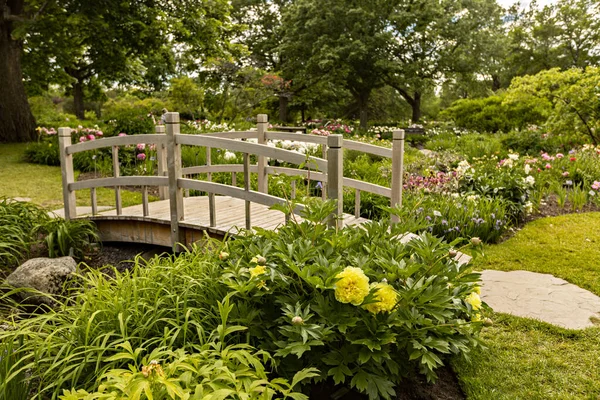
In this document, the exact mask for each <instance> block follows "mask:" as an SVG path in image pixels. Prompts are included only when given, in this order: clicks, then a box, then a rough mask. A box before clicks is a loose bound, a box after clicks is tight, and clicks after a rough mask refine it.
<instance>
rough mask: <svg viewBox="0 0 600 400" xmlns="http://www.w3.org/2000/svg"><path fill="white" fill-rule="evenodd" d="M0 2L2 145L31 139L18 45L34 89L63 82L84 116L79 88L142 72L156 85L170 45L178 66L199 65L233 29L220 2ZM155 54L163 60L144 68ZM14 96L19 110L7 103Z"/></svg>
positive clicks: (222, 47)
mask: <svg viewBox="0 0 600 400" xmlns="http://www.w3.org/2000/svg"><path fill="white" fill-rule="evenodd" d="M0 5H2V6H3V9H5V11H4V12H3V13H2V15H1V16H0V30H1V32H2V38H3V39H2V43H1V44H0V55H1V57H0V58H2V59H3V61H4V63H6V65H5V66H4V69H5V71H6V73H2V74H0V87H1V88H3V89H2V90H5V91H6V95H3V96H2V99H0V109H1V110H2V111H4V109H6V110H12V111H13V112H12V113H9V114H11V117H10V118H11V121H6V122H5V121H4V120H0V121H1V123H0V133H1V135H0V140H5V141H6V140H19V139H21V140H27V139H29V138H31V137H32V135H33V133H29V131H31V132H33V128H34V125H33V122H32V120H33V118H31V117H30V111H29V109H28V106H27V104H26V101H25V100H23V99H24V96H25V92H24V89H23V86H22V79H23V78H22V76H21V72H22V71H21V53H20V50H21V49H23V48H24V50H25V52H24V57H23V62H24V63H26V65H28V66H29V68H28V70H29V71H36V74H35V75H34V74H32V77H33V78H35V79H36V80H38V84H39V83H40V82H39V80H44V81H45V82H42V83H41V84H42V85H43V84H47V83H49V82H59V83H65V82H68V84H69V86H70V92H71V94H72V95H73V97H74V100H75V112H76V114H77V116H78V117H79V118H83V112H84V110H83V98H84V88H85V87H86V85H90V84H114V83H125V84H126V83H131V82H137V81H139V80H140V79H141V77H144V76H145V74H146V73H150V74H149V75H150V76H152V77H153V79H154V80H155V81H156V78H157V77H160V76H162V77H165V76H168V73H169V72H172V71H156V69H153V67H155V66H156V65H157V64H158V65H163V66H164V68H171V67H172V66H173V63H171V62H170V57H171V56H170V55H169V54H174V53H173V52H172V49H173V47H177V54H176V55H177V60H178V62H179V63H180V66H181V68H192V69H193V68H198V66H199V64H201V63H203V62H204V61H206V59H207V57H210V56H214V55H217V54H220V53H222V52H227V51H229V50H230V49H231V47H230V46H229V40H230V38H231V36H232V35H233V34H234V33H235V32H236V31H235V29H234V27H232V25H231V24H230V20H229V9H230V6H229V3H228V2H227V1H226V0H214V1H210V2H205V1H202V0H180V1H177V2H173V1H170V0H139V1H135V2H131V1H129V2H127V1H125V2H124V1H119V0H103V1H87V0H54V1H50V0H27V1H25V0H0ZM40 49H42V51H40ZM169 52H171V53H169ZM156 55H161V57H162V59H163V60H166V61H165V62H163V63H162V64H161V63H156V64H154V65H144V62H148V61H150V62H153V61H154V60H155V59H156V57H155V56H156ZM6 88H8V89H6ZM0 93H3V92H0ZM3 94H4V93H3ZM8 99H10V100H8ZM13 99H15V100H16V101H17V103H18V104H20V105H19V106H11V105H9V104H8V103H9V102H13V101H15V100H13ZM6 114H7V113H5V112H3V113H2V115H6ZM27 114H29V117H27ZM3 119H4V118H3ZM12 120H14V121H17V120H18V121H28V122H27V123H25V122H22V123H21V124H20V125H23V126H24V127H25V130H22V129H17V127H16V124H15V123H14V121H12ZM4 131H6V132H4ZM25 132H26V133H25Z"/></svg>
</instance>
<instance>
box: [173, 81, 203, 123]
mask: <svg viewBox="0 0 600 400" xmlns="http://www.w3.org/2000/svg"><path fill="white" fill-rule="evenodd" d="M169 100H170V102H171V104H172V106H173V108H174V109H175V110H177V111H178V112H180V113H183V114H187V115H189V116H191V117H192V119H196V116H197V115H198V113H199V112H200V111H201V110H202V103H203V101H204V91H203V90H202V89H201V88H200V87H199V86H198V85H197V84H196V82H194V80H193V79H192V78H190V77H187V76H182V77H180V78H173V79H172V80H171V88H170V92H169Z"/></svg>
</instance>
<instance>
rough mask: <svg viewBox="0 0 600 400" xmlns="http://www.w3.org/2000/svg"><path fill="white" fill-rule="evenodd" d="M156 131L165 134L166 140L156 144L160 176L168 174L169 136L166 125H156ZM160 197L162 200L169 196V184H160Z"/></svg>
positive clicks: (158, 133)
mask: <svg viewBox="0 0 600 400" xmlns="http://www.w3.org/2000/svg"><path fill="white" fill-rule="evenodd" d="M154 131H155V132H156V134H157V135H163V136H164V140H162V143H157V144H156V162H157V169H158V172H157V174H158V176H167V175H168V171H167V138H166V128H165V126H164V125H156V126H155V127H154ZM158 197H159V198H160V199H161V200H166V199H168V198H169V188H168V186H159V187H158Z"/></svg>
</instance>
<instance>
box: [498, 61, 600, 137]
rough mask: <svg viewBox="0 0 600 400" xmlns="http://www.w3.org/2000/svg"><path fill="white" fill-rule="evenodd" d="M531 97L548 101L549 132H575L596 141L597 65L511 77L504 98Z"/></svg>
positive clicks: (599, 127) (599, 125) (599, 110)
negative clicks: (550, 109)
mask: <svg viewBox="0 0 600 400" xmlns="http://www.w3.org/2000/svg"><path fill="white" fill-rule="evenodd" d="M531 99H534V100H538V101H544V102H548V103H550V105H551V107H552V111H551V113H550V116H549V118H548V121H547V122H546V126H547V128H549V129H550V130H551V131H552V132H554V133H557V134H561V133H566V134H571V133H572V132H575V133H578V134H581V135H586V136H588V137H589V138H590V139H591V140H592V142H593V143H594V144H595V145H597V144H599V143H600V100H599V99H600V68H598V67H587V68H586V69H585V70H584V69H581V68H572V69H569V70H566V71H560V69H558V68H553V69H550V70H546V71H542V72H540V73H538V74H536V75H528V76H523V77H517V78H515V79H514V80H513V82H512V84H511V85H510V88H509V90H508V93H507V99H506V101H507V102H524V101H531Z"/></svg>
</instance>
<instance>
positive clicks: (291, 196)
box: [290, 181, 296, 200]
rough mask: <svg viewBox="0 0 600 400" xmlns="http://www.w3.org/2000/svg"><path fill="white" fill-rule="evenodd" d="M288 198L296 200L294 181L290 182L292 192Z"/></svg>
mask: <svg viewBox="0 0 600 400" xmlns="http://www.w3.org/2000/svg"><path fill="white" fill-rule="evenodd" d="M290 198H291V199H292V200H295V199H296V181H292V191H291V193H290Z"/></svg>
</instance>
